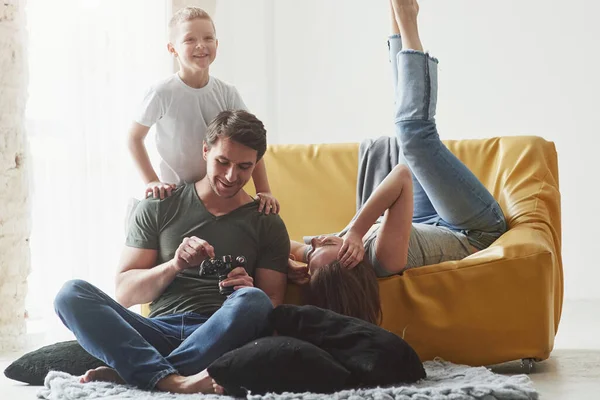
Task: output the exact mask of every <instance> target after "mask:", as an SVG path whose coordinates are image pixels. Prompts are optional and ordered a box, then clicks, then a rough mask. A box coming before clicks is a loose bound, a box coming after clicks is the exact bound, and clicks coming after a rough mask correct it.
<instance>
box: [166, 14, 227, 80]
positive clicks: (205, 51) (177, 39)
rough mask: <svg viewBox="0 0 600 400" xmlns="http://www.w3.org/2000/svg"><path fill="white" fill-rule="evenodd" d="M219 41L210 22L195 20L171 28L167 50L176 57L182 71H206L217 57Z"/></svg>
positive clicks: (200, 19)
mask: <svg viewBox="0 0 600 400" xmlns="http://www.w3.org/2000/svg"><path fill="white" fill-rule="evenodd" d="M218 46H219V41H218V40H217V38H216V33H215V28H214V25H213V23H212V21H210V20H208V19H204V18H196V19H193V20H191V21H185V22H181V23H179V24H178V25H177V26H175V27H174V28H173V32H172V34H171V43H169V44H168V46H167V47H168V49H169V51H170V52H171V53H173V54H175V55H176V56H177V60H178V62H179V66H180V67H181V68H182V69H187V70H191V71H197V70H202V69H206V68H208V67H209V66H210V64H212V62H213V61H214V60H215V58H216V57H217V47H218Z"/></svg>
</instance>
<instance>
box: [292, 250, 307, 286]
mask: <svg viewBox="0 0 600 400" xmlns="http://www.w3.org/2000/svg"><path fill="white" fill-rule="evenodd" d="M288 279H289V280H290V281H291V282H294V283H295V284H297V285H306V284H307V283H308V282H310V275H309V273H308V266H307V265H303V264H300V263H298V262H296V261H294V259H293V256H292V255H291V254H290V258H289V259H288Z"/></svg>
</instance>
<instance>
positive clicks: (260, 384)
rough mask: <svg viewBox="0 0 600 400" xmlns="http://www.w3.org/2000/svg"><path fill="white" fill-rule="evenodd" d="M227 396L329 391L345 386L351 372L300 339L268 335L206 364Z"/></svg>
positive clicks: (323, 352)
mask: <svg viewBox="0 0 600 400" xmlns="http://www.w3.org/2000/svg"><path fill="white" fill-rule="evenodd" d="M208 373H209V374H210V376H211V377H212V379H214V380H215V382H217V383H218V384H219V385H221V386H223V387H224V388H225V390H226V391H227V394H228V395H231V396H235V397H246V395H247V392H248V391H249V392H251V393H252V394H265V393H267V392H274V393H283V392H295V393H302V392H307V391H308V392H315V393H332V392H336V391H338V390H341V389H344V388H345V387H346V381H347V380H348V377H349V376H350V372H349V371H348V370H346V369H345V368H344V367H343V366H341V365H340V364H339V363H338V362H336V361H335V360H334V359H333V357H331V355H329V354H328V353H326V352H325V351H323V350H321V349H319V348H318V347H316V346H313V345H312V344H310V343H307V342H304V341H302V340H298V339H294V338H291V337H285V336H269V337H264V338H261V339H258V340H254V341H252V342H250V343H248V344H246V345H245V346H243V347H240V348H238V349H235V350H232V351H230V352H228V353H226V354H224V355H223V356H221V357H220V358H219V359H218V360H216V361H215V362H213V363H212V364H211V365H210V366H209V367H208Z"/></svg>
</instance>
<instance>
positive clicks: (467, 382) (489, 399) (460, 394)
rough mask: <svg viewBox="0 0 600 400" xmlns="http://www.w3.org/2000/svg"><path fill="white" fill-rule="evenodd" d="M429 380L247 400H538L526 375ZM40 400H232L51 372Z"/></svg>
mask: <svg viewBox="0 0 600 400" xmlns="http://www.w3.org/2000/svg"><path fill="white" fill-rule="evenodd" d="M423 365H424V366H425V370H426V371H427V378H426V379H423V380H421V381H419V382H417V383H416V384H413V385H407V386H396V387H388V388H373V389H357V390H344V391H341V392H337V393H334V394H330V395H324V394H317V393H282V394H271V393H269V394H266V395H262V396H260V395H252V394H249V395H248V396H247V399H248V400H288V399H299V400H316V399H324V398H332V399H336V400H345V399H348V400H362V399H368V400H371V399H372V400H417V399H418V400H427V399H431V400H473V399H482V400H493V399H502V400H504V399H518V400H521V399H523V400H525V399H534V400H535V399H538V397H539V395H538V392H537V391H536V390H535V389H534V388H533V385H532V383H531V380H530V379H529V377H528V376H527V375H513V376H508V375H499V374H495V373H493V372H492V371H490V370H489V369H487V368H485V367H478V368H475V367H468V366H465V365H457V364H452V363H449V362H445V361H439V360H438V361H427V362H425V363H424V364H423ZM38 398H40V399H47V400H73V399H107V400H120V399H143V400H212V399H215V400H217V399H219V400H225V399H232V398H231V397H227V396H218V395H200V394H185V395H184V394H172V393H164V392H147V391H143V390H139V389H136V388H134V387H131V386H126V385H117V384H113V383H107V382H91V383H86V384H82V383H79V381H78V378H77V377H75V376H72V375H69V374H67V373H64V372H56V371H51V372H50V373H48V376H46V381H45V386H44V388H43V389H41V390H40V391H39V393H38Z"/></svg>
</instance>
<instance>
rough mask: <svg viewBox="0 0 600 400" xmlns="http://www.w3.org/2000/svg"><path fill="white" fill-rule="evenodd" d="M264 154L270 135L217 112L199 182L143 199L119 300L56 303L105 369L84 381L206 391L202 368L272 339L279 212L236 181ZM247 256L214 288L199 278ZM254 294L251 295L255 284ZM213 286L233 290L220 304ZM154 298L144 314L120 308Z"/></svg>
mask: <svg viewBox="0 0 600 400" xmlns="http://www.w3.org/2000/svg"><path fill="white" fill-rule="evenodd" d="M265 151H266V131H265V129H264V127H263V124H262V122H260V121H259V120H258V119H257V118H256V117H255V116H254V115H252V114H250V113H248V112H246V111H224V112H222V113H221V114H219V115H218V116H217V117H216V118H215V120H214V121H213V122H212V123H211V124H210V125H209V127H208V130H207V135H206V139H205V141H204V145H203V154H202V156H203V157H204V159H205V160H206V163H207V174H206V176H205V177H204V178H203V179H201V180H200V181H198V182H196V183H194V184H187V185H184V186H182V187H180V188H178V189H177V190H175V191H174V192H173V193H172V195H171V196H170V197H167V198H165V199H164V200H160V199H154V198H148V199H145V200H143V201H142V202H140V204H139V205H138V206H137V208H136V210H135V214H134V215H133V217H132V222H131V227H130V228H129V232H128V236H127V241H126V247H125V249H124V251H123V254H122V257H121V261H120V269H119V272H118V274H117V278H116V298H117V301H118V303H117V302H116V301H114V300H113V299H111V298H110V297H109V296H108V295H106V294H105V293H103V292H102V291H100V290H99V289H97V288H95V287H94V286H92V285H91V284H89V283H87V282H84V281H81V280H75V281H70V282H67V283H66V284H65V285H64V286H63V288H62V289H61V290H60V292H59V293H58V295H57V297H56V299H55V309H56V312H57V314H58V315H59V317H60V318H61V320H62V321H63V323H64V324H65V325H66V326H67V327H68V328H69V329H70V330H71V331H72V332H73V333H74V334H75V337H76V338H77V340H78V341H79V343H80V344H81V345H82V347H83V348H85V349H86V350H87V351H88V352H89V353H90V354H92V355H94V356H95V357H97V358H99V359H101V360H102V361H104V362H105V363H106V364H107V365H109V366H110V367H111V368H108V367H102V368H98V369H96V370H91V371H88V372H87V373H86V374H85V375H84V376H83V377H82V378H81V380H82V382H88V381H92V380H109V381H117V382H123V381H124V382H126V383H129V384H132V385H135V386H138V387H141V388H144V389H154V388H156V389H159V390H164V391H169V392H174V393H197V392H203V393H209V392H213V386H212V379H211V378H210V376H208V373H207V372H206V368H207V367H208V366H209V365H210V364H211V363H212V362H213V361H214V360H216V359H217V358H219V357H220V356H221V355H223V354H224V353H226V352H228V351H230V350H233V349H235V348H238V347H240V346H242V345H244V344H246V343H248V342H250V341H251V340H254V339H256V338H258V337H260V336H263V335H265V334H269V333H270V332H268V316H269V313H270V311H271V310H272V308H273V306H277V305H279V304H281V302H282V301H283V296H284V292H285V285H286V273H287V259H288V256H289V252H290V247H289V246H290V245H289V236H288V234H287V231H286V229H285V225H284V223H283V221H282V220H281V218H280V217H279V215H277V214H273V213H271V214H268V215H265V214H263V213H259V212H258V204H259V202H258V201H256V200H254V199H253V198H252V197H251V196H250V195H248V194H247V193H246V192H244V190H243V187H244V185H245V184H246V183H247V182H248V181H249V180H250V177H251V176H252V172H253V170H254V168H255V166H256V164H257V163H258V161H259V160H260V159H261V158H262V156H263V155H264V153H265ZM225 255H231V256H232V258H233V259H234V260H235V258H236V257H237V256H243V257H245V259H246V266H245V268H243V267H237V268H235V269H234V270H232V271H231V272H230V273H229V274H228V276H227V278H226V279H225V280H223V281H222V282H219V281H218V278H217V277H216V276H204V275H203V276H200V274H199V270H200V269H199V266H200V265H201V263H202V261H204V260H205V259H207V258H216V259H221V258H222V256H225ZM254 286H255V287H254ZM219 287H230V288H231V287H233V289H234V292H233V294H231V295H229V296H228V297H226V296H224V295H222V294H220V293H219ZM147 302H152V303H151V305H150V317H149V318H144V317H142V316H140V315H138V314H136V313H134V312H131V311H129V310H128V309H127V307H131V306H132V305H135V304H141V303H147Z"/></svg>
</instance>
